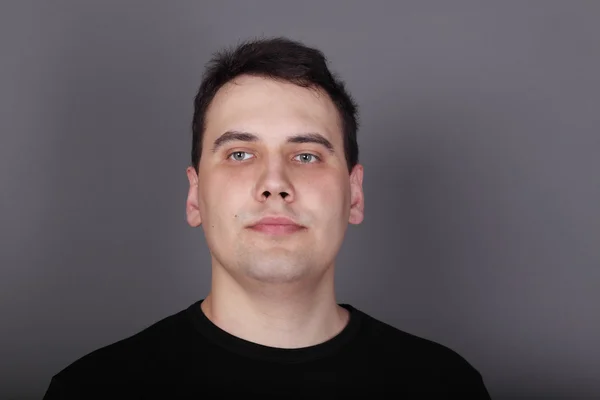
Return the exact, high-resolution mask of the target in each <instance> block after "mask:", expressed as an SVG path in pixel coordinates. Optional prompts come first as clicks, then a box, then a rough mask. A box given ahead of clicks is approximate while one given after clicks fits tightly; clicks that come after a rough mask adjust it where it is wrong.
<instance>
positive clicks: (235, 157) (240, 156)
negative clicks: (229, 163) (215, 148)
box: [227, 151, 250, 161]
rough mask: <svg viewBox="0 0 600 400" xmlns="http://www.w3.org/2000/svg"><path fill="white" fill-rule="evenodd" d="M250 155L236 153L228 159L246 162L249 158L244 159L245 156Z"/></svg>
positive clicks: (241, 152) (243, 152)
mask: <svg viewBox="0 0 600 400" xmlns="http://www.w3.org/2000/svg"><path fill="white" fill-rule="evenodd" d="M249 154H250V153H248V152H245V151H234V152H233V153H231V154H230V155H229V157H227V158H232V157H233V160H235V161H245V160H247V158H244V155H249Z"/></svg>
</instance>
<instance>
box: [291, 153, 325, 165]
mask: <svg viewBox="0 0 600 400" xmlns="http://www.w3.org/2000/svg"><path fill="white" fill-rule="evenodd" d="M296 157H300V162H301V163H302V164H312V163H314V162H317V161H320V160H321V159H320V158H319V157H317V156H316V155H314V154H310V153H302V154H298V155H297V156H296ZM311 160H313V162H311Z"/></svg>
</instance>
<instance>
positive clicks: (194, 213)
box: [186, 38, 364, 283]
mask: <svg viewBox="0 0 600 400" xmlns="http://www.w3.org/2000/svg"><path fill="white" fill-rule="evenodd" d="M194 104H195V110H194V119H193V143H192V166H190V167H189V168H188V171H187V174H188V179H189V182H190V191H189V194H188V201H187V205H186V211H187V217H188V222H189V224H190V225H191V226H199V225H201V224H202V226H203V228H204V232H205V236H206V239H207V243H208V247H209V249H210V252H211V255H212V258H213V264H215V263H217V264H218V265H220V266H222V267H223V268H224V269H225V270H226V271H227V272H228V273H229V274H231V275H232V276H233V277H234V278H235V279H236V280H252V281H254V282H256V281H258V282H264V283H269V282H270V283H292V282H295V281H298V280H302V279H304V280H306V279H310V280H312V279H318V278H319V277H320V276H322V275H323V274H324V273H325V272H326V271H327V270H328V268H329V267H330V266H332V265H333V263H334V259H335V256H336V255H337V253H338V251H339V248H340V246H341V243H342V241H343V238H344V235H345V230H346V228H347V225H348V223H349V222H350V223H353V224H358V223H360V222H361V221H362V219H363V209H364V200H363V191H362V178H363V170H362V166H361V165H360V164H358V146H357V141H356V130H357V122H356V106H355V105H354V103H353V101H352V99H351V98H350V96H349V95H348V93H346V91H345V89H344V85H343V83H342V82H341V81H339V80H337V79H336V78H335V77H334V76H333V75H332V74H331V73H330V71H329V70H328V68H327V65H326V61H325V58H324V56H323V54H322V53H321V52H320V51H318V50H315V49H311V48H308V47H305V46H303V45H302V44H300V43H297V42H292V41H289V40H286V39H281V38H279V39H270V40H260V41H254V42H249V43H245V44H243V45H241V46H238V47H237V48H236V49H234V50H232V51H226V52H223V53H220V54H217V55H216V56H215V58H213V60H212V62H211V64H210V66H209V68H208V69H207V71H206V73H205V75H204V79H203V82H202V84H201V86H200V90H199V92H198V94H197V96H196V99H195V103H194ZM271 216H275V217H286V218H288V219H290V220H292V221H293V222H294V223H295V224H296V226H295V227H293V228H290V227H289V226H288V227H282V226H279V227H277V226H273V225H255V224H256V223H257V222H258V221H259V220H260V219H261V218H263V217H271Z"/></svg>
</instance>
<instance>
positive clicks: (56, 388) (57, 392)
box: [43, 376, 74, 400]
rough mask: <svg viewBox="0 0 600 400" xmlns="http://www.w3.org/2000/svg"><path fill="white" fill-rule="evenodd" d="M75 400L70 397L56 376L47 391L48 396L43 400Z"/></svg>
mask: <svg viewBox="0 0 600 400" xmlns="http://www.w3.org/2000/svg"><path fill="white" fill-rule="evenodd" d="M73 398H74V397H72V396H71V397H69V395H68V394H67V392H66V390H65V388H64V387H63V386H62V384H61V382H60V381H59V379H58V378H57V377H56V376H54V377H52V379H51V380H50V385H49V386H48V389H47V390H46V394H45V395H44V398H43V400H68V399H73Z"/></svg>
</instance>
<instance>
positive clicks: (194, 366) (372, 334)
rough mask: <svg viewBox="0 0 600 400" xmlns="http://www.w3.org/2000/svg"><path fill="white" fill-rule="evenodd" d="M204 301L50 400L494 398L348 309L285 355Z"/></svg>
mask: <svg viewBox="0 0 600 400" xmlns="http://www.w3.org/2000/svg"><path fill="white" fill-rule="evenodd" d="M201 301H202V300H200V301H198V302H196V303H194V304H192V305H191V306H190V307H188V308H187V309H185V310H183V311H181V312H179V313H177V314H174V315H172V316H170V317H168V318H165V319H163V320H161V321H159V322H157V323H155V324H154V325H152V326H150V327H149V328H147V329H145V330H143V331H141V332H139V333H138V334H136V335H134V336H132V337H129V338H127V339H124V340H121V341H119V342H117V343H114V344H112V345H109V346H106V347H103V348H101V349H99V350H96V351H94V352H92V353H90V354H88V355H86V356H85V357H82V358H81V359H79V360H77V361H76V362H74V363H73V364H71V365H70V366H68V367H67V368H65V369H64V370H63V371H61V372H60V373H58V374H57V375H56V376H54V377H53V379H52V382H51V385H50V387H49V389H48V392H47V393H46V397H45V399H46V400H55V399H89V398H103V399H109V398H110V399H115V398H127V399H150V398H163V399H176V398H197V399H200V398H205V399H212V398H228V397H229V396H230V395H233V394H246V395H252V394H256V395H261V396H262V397H273V398H275V397H286V398H290V397H291V398H307V399H308V398H311V399H314V398H344V397H352V396H358V397H365V398H369V397H371V396H374V397H377V396H379V395H381V396H384V395H385V396H390V397H394V396H399V395H402V394H412V396H410V397H412V398H415V397H417V398H430V397H431V396H434V397H433V398H438V399H439V398H461V397H462V398H466V397H468V398H478V399H487V398H489V395H488V393H487V391H486V389H485V387H484V384H483V381H482V378H481V376H480V374H479V373H478V372H477V371H476V370H475V369H474V368H473V367H472V366H471V365H470V364H469V363H468V362H467V361H465V360H464V359H463V358H462V357H461V356H459V355H458V354H457V353H455V352H454V351H452V350H450V349H448V348H446V347H444V346H442V345H439V344H437V343H434V342H431V341H428V340H425V339H422V338H418V337H416V336H413V335H410V334H408V333H405V332H402V331H400V330H398V329H396V328H394V327H392V326H390V325H387V324H385V323H383V322H381V321H378V320H376V319H374V318H372V317H370V316H369V315H367V314H365V313H363V312H361V311H360V310H358V309H356V308H354V307H352V306H350V305H347V304H341V306H343V307H345V308H346V309H348V310H349V311H350V320H349V323H348V324H347V326H346V327H345V328H344V330H343V331H342V332H341V333H340V334H338V335H337V336H335V337H334V338H332V339H330V340H328V341H326V342H324V343H321V344H318V345H316V346H311V347H307V348H302V349H279V348H272V347H266V346H262V345H259V344H255V343H252V342H249V341H245V340H243V339H240V338H237V337H235V336H233V335H230V334H229V333H227V332H226V331H224V330H222V329H220V328H219V327H217V326H216V325H214V324H213V323H212V322H211V321H210V320H209V319H208V318H207V317H206V316H205V315H204V313H203V312H202V310H201V307H200V304H201ZM396 398H397V397H396Z"/></svg>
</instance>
